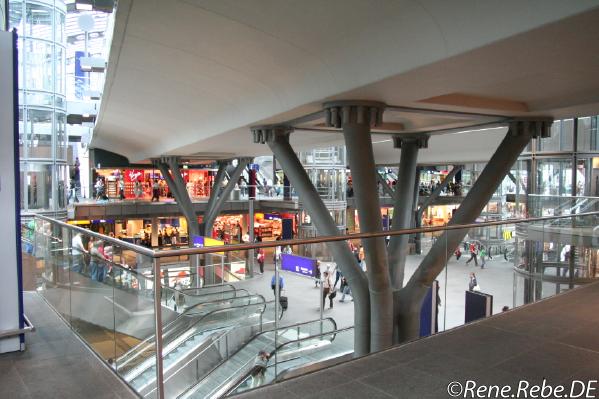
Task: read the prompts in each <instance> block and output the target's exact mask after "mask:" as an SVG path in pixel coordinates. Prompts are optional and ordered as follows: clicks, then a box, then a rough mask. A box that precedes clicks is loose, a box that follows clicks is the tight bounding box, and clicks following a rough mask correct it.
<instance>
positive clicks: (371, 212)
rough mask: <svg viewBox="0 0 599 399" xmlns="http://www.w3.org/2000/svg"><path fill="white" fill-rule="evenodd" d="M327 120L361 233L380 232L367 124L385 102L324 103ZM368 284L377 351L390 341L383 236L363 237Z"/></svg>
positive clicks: (376, 120)
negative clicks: (342, 157)
mask: <svg viewBox="0 0 599 399" xmlns="http://www.w3.org/2000/svg"><path fill="white" fill-rule="evenodd" d="M324 108H325V115H326V124H327V125H328V126H332V127H336V128H341V129H342V130H343V137H344V139H345V146H346V150H347V156H348V161H349V167H350V169H351V174H352V181H353V186H354V198H355V203H356V207H357V208H358V215H359V218H360V231H361V232H362V233H374V232H381V231H382V230H383V224H382V221H381V210H380V206H379V197H378V189H377V178H376V175H377V174H378V172H377V170H376V166H375V162H374V153H373V150H372V138H371V135H370V127H371V126H377V125H379V124H380V123H381V122H382V114H383V111H384V108H385V104H382V103H378V102H369V101H338V102H331V103H325V104H324ZM362 245H364V255H365V257H366V267H367V270H368V272H367V273H368V283H369V286H370V307H371V312H370V317H371V330H370V349H371V351H373V352H374V351H379V350H382V349H385V348H388V347H389V346H391V345H392V344H393V292H392V290H391V285H390V282H389V269H388V263H387V249H386V246H385V239H384V237H377V238H366V239H363V240H362Z"/></svg>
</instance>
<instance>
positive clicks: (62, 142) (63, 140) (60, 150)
mask: <svg viewBox="0 0 599 399" xmlns="http://www.w3.org/2000/svg"><path fill="white" fill-rule="evenodd" d="M54 115H55V117H56V160H64V161H66V160H67V145H68V137H67V116H66V114H63V113H62V112H56V113H55V114H54Z"/></svg>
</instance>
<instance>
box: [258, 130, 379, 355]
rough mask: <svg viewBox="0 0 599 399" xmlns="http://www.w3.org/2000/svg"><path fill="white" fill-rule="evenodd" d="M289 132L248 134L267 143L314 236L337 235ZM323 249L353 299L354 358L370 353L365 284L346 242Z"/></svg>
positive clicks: (277, 131) (366, 288) (367, 303)
mask: <svg viewBox="0 0 599 399" xmlns="http://www.w3.org/2000/svg"><path fill="white" fill-rule="evenodd" d="M291 130H292V128H290V127H286V126H263V127H254V128H252V133H253V136H254V142H255V143H262V144H264V143H267V144H268V146H269V147H270V149H271V150H272V152H273V154H274V155H275V156H276V157H277V160H278V162H279V164H280V165H281V166H282V168H283V171H284V173H285V175H286V176H287V177H288V178H289V180H290V181H291V183H292V184H293V186H294V187H295V189H296V190H297V193H298V194H299V197H300V198H301V200H302V203H303V204H304V206H305V207H306V210H307V211H308V213H309V214H310V217H311V218H312V222H313V223H314V225H315V226H316V228H317V229H318V232H319V233H320V234H323V235H331V236H335V235H339V230H338V229H337V225H336V224H335V221H334V220H333V218H332V217H331V214H330V213H329V210H328V209H327V207H326V206H325V204H324V202H323V201H322V198H320V195H319V194H318V192H317V191H316V189H315V188H314V185H313V184H312V182H311V181H310V178H309V177H308V174H307V173H306V171H305V170H304V167H303V166H302V164H301V162H300V161H299V159H298V158H297V155H296V154H295V152H294V151H293V148H292V147H291V145H290V144H289V134H290V132H291ZM327 246H328V247H329V249H330V251H331V253H332V254H333V257H334V259H335V262H336V263H337V266H338V267H339V269H340V270H341V272H342V273H343V275H344V276H345V277H346V278H347V281H348V283H349V286H350V288H351V290H352V294H353V298H354V331H355V334H354V354H355V355H356V356H362V355H365V354H367V353H369V351H370V297H369V293H368V281H367V279H366V275H365V274H364V273H363V272H362V270H360V267H359V266H358V263H357V262H356V258H355V257H354V255H353V254H352V253H351V251H350V250H349V246H348V245H347V243H346V242H343V241H337V242H329V243H327Z"/></svg>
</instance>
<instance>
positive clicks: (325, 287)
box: [322, 272, 337, 308]
mask: <svg viewBox="0 0 599 399" xmlns="http://www.w3.org/2000/svg"><path fill="white" fill-rule="evenodd" d="M336 295H337V292H335V291H334V290H333V283H332V282H331V276H330V275H329V272H324V273H323V278H322V307H323V308H324V302H325V300H326V298H327V296H328V297H329V308H332V307H333V298H335V296H336Z"/></svg>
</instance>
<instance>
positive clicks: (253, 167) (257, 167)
mask: <svg viewBox="0 0 599 399" xmlns="http://www.w3.org/2000/svg"><path fill="white" fill-rule="evenodd" d="M250 170H255V171H256V172H257V171H259V170H260V165H258V164H257V163H251V164H250Z"/></svg>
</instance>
